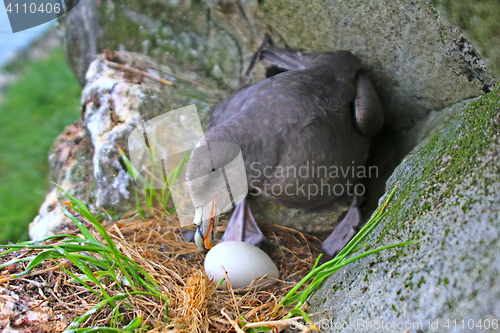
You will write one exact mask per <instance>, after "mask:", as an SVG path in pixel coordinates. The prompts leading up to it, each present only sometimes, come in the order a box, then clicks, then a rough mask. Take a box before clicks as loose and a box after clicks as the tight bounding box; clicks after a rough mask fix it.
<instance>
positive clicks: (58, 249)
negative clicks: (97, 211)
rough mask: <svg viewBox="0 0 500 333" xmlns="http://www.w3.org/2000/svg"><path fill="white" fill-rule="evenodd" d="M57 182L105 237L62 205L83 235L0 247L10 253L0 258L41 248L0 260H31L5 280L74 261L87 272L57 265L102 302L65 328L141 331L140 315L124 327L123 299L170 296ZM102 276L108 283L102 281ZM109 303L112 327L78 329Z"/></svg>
mask: <svg viewBox="0 0 500 333" xmlns="http://www.w3.org/2000/svg"><path fill="white" fill-rule="evenodd" d="M55 185H56V186H57V187H58V188H59V189H60V190H61V191H63V192H64V194H65V195H66V196H67V197H68V198H69V199H70V200H71V202H70V206H71V208H73V209H74V210H75V211H76V212H77V213H79V214H80V215H82V216H84V217H85V218H86V219H87V220H88V221H89V222H90V223H91V224H92V225H93V226H94V227H95V229H96V230H97V232H98V233H99V234H100V236H101V237H102V239H103V241H102V242H100V241H98V240H97V239H96V238H95V237H94V235H93V234H92V233H91V232H90V231H89V229H87V228H86V227H85V226H84V224H83V223H82V222H80V221H79V220H77V219H76V218H75V217H74V216H73V215H72V214H71V213H70V212H69V211H68V210H67V209H65V208H64V207H62V206H60V208H61V209H62V210H63V211H64V214H66V216H67V217H68V218H70V219H71V220H72V221H73V222H74V223H75V225H76V226H77V227H78V229H79V230H80V232H81V234H82V236H83V237H81V238H80V237H78V236H73V235H55V236H50V237H47V238H45V239H44V240H41V241H28V242H21V243H17V244H11V245H0V249H4V248H7V250H6V251H3V252H1V253H0V256H2V255H5V254H9V253H11V252H14V251H16V250H20V249H30V250H39V251H41V252H39V253H38V254H37V255H36V256H34V257H28V258H23V257H22V256H21V257H19V258H15V259H13V260H10V261H9V262H7V263H3V264H0V270H1V269H3V268H5V267H7V266H8V265H12V264H16V263H18V262H23V261H26V260H29V261H30V264H29V265H28V267H26V270H24V271H23V272H20V273H17V274H13V275H10V276H0V283H2V282H6V281H8V280H10V279H15V278H19V277H23V276H25V275H27V274H29V273H30V272H31V271H32V270H33V268H35V267H36V266H38V265H39V264H41V263H42V262H44V261H46V260H47V259H58V258H66V259H68V260H69V261H71V263H72V264H73V265H75V266H76V267H78V269H79V270H80V271H81V272H83V274H81V275H76V274H74V273H72V272H70V271H69V270H68V269H67V268H65V267H63V266H62V265H60V264H59V263H57V262H56V264H57V265H58V266H59V267H60V268H61V269H62V270H63V271H64V272H66V274H68V275H69V276H71V277H72V278H73V280H74V281H76V282H77V283H79V284H80V285H83V286H85V287H86V288H87V289H88V290H89V291H90V292H92V293H94V294H95V295H97V296H98V297H99V298H100V299H101V301H100V302H99V303H97V304H96V305H94V306H93V307H92V309H90V310H88V311H87V312H86V313H84V314H83V315H81V316H78V317H76V318H75V319H74V320H73V322H72V323H71V324H70V325H69V326H68V327H67V328H66V329H65V332H82V333H84V332H86V333H88V332H110V333H128V332H132V331H133V330H136V329H138V328H139V327H140V326H141V325H142V317H135V318H134V319H133V320H131V321H130V322H129V323H128V325H127V326H126V327H125V328H124V329H120V328H118V326H123V325H122V321H123V319H124V315H123V314H122V311H123V307H120V302H121V301H124V300H125V302H127V301H128V300H129V299H130V298H131V296H134V295H142V296H152V297H155V298H157V299H158V300H159V301H160V302H162V303H168V302H169V299H168V297H166V296H164V295H163V294H162V293H161V291H159V289H160V286H159V285H158V284H157V283H156V282H155V281H154V280H153V279H152V278H151V276H149V274H148V273H147V272H146V271H145V270H144V269H143V268H142V267H140V266H139V265H138V264H137V263H136V262H134V261H133V260H132V259H130V258H129V257H127V256H125V255H124V254H122V253H121V252H120V251H119V250H118V248H117V247H116V246H115V244H114V243H113V241H112V240H111V238H110V236H109V234H108V233H107V232H106V230H105V229H104V227H103V226H102V225H101V223H100V222H99V221H98V220H97V219H96V218H95V216H94V215H92V213H91V212H90V210H89V209H88V207H87V206H86V205H85V204H84V203H83V202H82V201H80V200H78V199H76V198H75V197H73V196H72V195H70V194H68V193H67V192H65V191H64V190H63V189H62V188H61V187H60V186H59V185H57V184H55ZM45 241H51V242H52V243H51V244H46V243H44V242H45ZM92 254H93V255H92ZM104 278H107V279H104ZM101 280H103V281H106V282H108V283H105V282H101ZM92 285H95V286H96V287H97V288H93V287H92ZM110 292H113V293H114V294H115V295H114V296H111V295H110ZM116 292H118V294H116ZM106 305H107V306H110V307H111V309H113V314H114V315H113V317H112V321H111V326H112V327H93V328H81V329H80V328H79V326H80V325H82V324H83V323H85V322H86V321H87V319H88V318H89V317H90V316H92V315H94V314H95V313H97V312H98V311H99V310H101V309H102V308H103V307H105V306H106ZM124 306H125V308H132V306H131V305H130V304H128V303H125V304H124ZM165 320H166V322H167V323H168V307H167V308H166V309H165Z"/></svg>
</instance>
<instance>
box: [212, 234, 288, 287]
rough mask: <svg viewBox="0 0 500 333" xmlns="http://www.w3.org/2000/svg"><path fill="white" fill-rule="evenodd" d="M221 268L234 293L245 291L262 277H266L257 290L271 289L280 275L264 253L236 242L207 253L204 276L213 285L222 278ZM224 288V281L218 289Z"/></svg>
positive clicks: (251, 246) (220, 244)
mask: <svg viewBox="0 0 500 333" xmlns="http://www.w3.org/2000/svg"><path fill="white" fill-rule="evenodd" d="M222 266H223V267H224V269H225V270H226V272H227V276H228V278H229V281H231V286H232V287H233V288H234V289H240V288H245V287H248V286H249V285H250V284H251V283H252V281H254V280H255V279H259V278H261V277H263V276H266V277H265V278H264V279H262V280H260V281H259V282H258V284H257V286H258V287H260V288H262V287H265V286H270V285H273V284H274V283H275V282H276V280H275V279H278V278H279V275H280V273H279V271H278V267H276V264H275V263H274V262H273V261H272V260H271V258H270V257H269V256H268V255H267V254H266V253H265V252H264V251H262V250H261V249H259V248H258V247H256V246H253V245H251V244H248V243H245V242H239V241H227V242H222V243H219V244H217V245H216V246H214V247H213V248H212V249H211V250H210V251H209V252H208V253H207V256H206V257H205V272H206V273H207V275H208V276H209V277H210V278H213V282H214V283H215V284H218V283H219V281H221V280H222V279H224V277H225V276H224V272H223V270H222V268H221V267H222ZM268 277H269V278H268ZM225 287H226V281H224V283H222V284H221V286H220V287H219V288H225Z"/></svg>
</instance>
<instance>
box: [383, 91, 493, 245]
mask: <svg viewBox="0 0 500 333" xmlns="http://www.w3.org/2000/svg"><path fill="white" fill-rule="evenodd" d="M499 93H500V87H498V86H497V87H496V88H495V89H494V90H493V91H492V92H491V93H488V94H486V95H483V96H482V97H480V98H478V99H477V100H475V101H473V102H471V103H470V104H469V105H468V106H467V107H466V108H465V109H464V110H463V111H462V112H460V113H459V114H458V115H456V116H455V117H454V118H453V119H452V120H451V122H452V123H455V126H448V127H447V128H445V129H444V130H443V131H442V132H439V133H437V134H435V135H434V137H433V138H432V139H431V140H430V141H429V142H428V143H426V144H425V145H422V146H420V147H417V148H416V150H414V152H413V153H412V154H410V155H411V157H410V160H408V161H407V162H406V164H407V165H406V166H405V167H404V169H401V170H396V172H395V177H393V178H394V179H398V180H401V181H402V182H403V185H402V186H401V188H400V189H398V190H397V192H396V195H395V197H394V199H393V201H392V202H391V204H390V205H391V208H390V210H389V212H388V215H387V217H386V221H388V222H387V224H386V225H385V226H384V228H383V230H382V231H381V232H380V233H379V235H378V237H377V242H380V241H382V239H384V238H385V237H386V236H387V235H388V233H390V232H391V230H394V229H395V228H396V225H399V224H400V223H401V221H404V220H414V219H417V218H418V217H421V216H422V215H424V214H425V213H426V212H428V211H430V210H434V209H435V208H436V207H437V205H439V200H437V198H435V196H436V195H437V193H439V191H440V190H441V189H442V188H443V186H446V190H444V192H443V193H442V194H441V195H442V196H448V195H450V194H452V193H453V194H454V193H455V186H456V185H457V184H461V182H462V180H463V178H464V176H466V175H468V174H470V173H471V172H472V170H476V169H477V168H478V167H479V166H480V163H481V161H482V158H483V156H484V152H485V151H486V150H487V148H488V147H489V145H490V144H491V143H492V141H493V140H495V137H496V135H498V124H497V122H499V121H498V120H497V119H498V114H499V113H500V95H499ZM403 164H405V163H403ZM476 172H477V171H476ZM465 199H466V200H467V201H466V202H464V203H463V204H462V206H461V208H462V210H463V212H464V213H465V212H467V210H468V209H469V207H470V205H471V203H473V201H474V199H472V198H465ZM410 235H411V236H410V239H411V240H419V239H421V238H422V237H424V236H425V235H424V234H422V233H421V232H420V231H412V232H411V234H410ZM414 248H416V247H414Z"/></svg>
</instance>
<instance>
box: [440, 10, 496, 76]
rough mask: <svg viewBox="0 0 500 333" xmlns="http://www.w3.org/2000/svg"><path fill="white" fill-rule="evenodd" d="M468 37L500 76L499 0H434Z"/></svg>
mask: <svg viewBox="0 0 500 333" xmlns="http://www.w3.org/2000/svg"><path fill="white" fill-rule="evenodd" d="M432 2H433V3H434V4H435V5H437V6H438V7H439V9H441V10H442V11H444V12H445V13H446V16H447V17H448V18H449V19H450V20H451V21H452V22H453V23H454V24H456V25H458V27H459V28H460V29H461V30H462V31H463V32H464V33H465V34H466V35H467V37H468V38H469V39H470V40H471V41H472V43H473V44H474V46H475V47H476V48H477V49H478V50H479V53H481V55H482V56H483V57H484V58H486V59H487V60H489V65H490V67H491V69H492V70H493V71H495V72H496V73H497V74H499V75H500V49H499V48H498V47H492V45H497V46H498V45H499V44H500V34H499V31H500V20H499V19H498V18H499V17H500V3H499V2H498V0H472V1H471V0H433V1H432Z"/></svg>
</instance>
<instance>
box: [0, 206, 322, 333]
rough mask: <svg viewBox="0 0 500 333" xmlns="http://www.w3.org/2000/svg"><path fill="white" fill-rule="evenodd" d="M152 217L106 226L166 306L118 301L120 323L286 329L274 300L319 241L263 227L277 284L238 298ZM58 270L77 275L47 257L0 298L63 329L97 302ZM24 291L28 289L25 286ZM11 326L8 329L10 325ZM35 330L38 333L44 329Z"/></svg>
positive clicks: (96, 322) (105, 313)
mask: <svg viewBox="0 0 500 333" xmlns="http://www.w3.org/2000/svg"><path fill="white" fill-rule="evenodd" d="M151 215H152V216H151V217H150V218H149V219H146V220H144V219H142V218H141V217H140V216H139V215H138V214H132V213H131V214H129V215H128V216H125V218H124V219H122V220H121V221H119V222H117V223H116V224H114V225H112V226H110V227H108V228H107V231H108V233H109V235H110V237H111V239H112V240H113V242H114V243H115V244H116V247H117V248H118V249H119V250H120V251H121V252H122V253H123V254H125V255H126V256H127V257H129V258H130V259H132V260H134V261H135V262H136V263H137V264H139V265H140V266H141V267H142V268H144V270H145V271H146V272H147V273H148V274H149V275H150V276H151V277H152V278H153V280H155V281H156V282H157V283H158V285H159V286H160V288H161V292H162V294H163V295H165V296H167V297H168V299H169V301H168V302H165V303H166V304H165V303H163V302H161V301H160V300H159V299H157V298H155V297H148V296H145V295H137V296H135V295H134V296H130V297H129V298H128V299H127V301H126V303H127V304H128V305H127V306H126V305H125V301H122V303H121V305H120V307H121V309H120V313H121V316H123V318H121V322H125V323H126V322H130V321H132V320H133V319H134V318H137V317H142V318H143V325H142V327H148V328H149V329H150V330H149V331H150V332H243V330H241V328H240V327H241V324H242V323H258V322H268V323H269V325H268V326H269V327H272V328H273V330H274V331H275V332H279V331H281V330H282V329H284V328H285V327H286V326H287V325H289V324H290V321H283V318H284V317H285V315H286V314H287V313H288V311H287V309H286V308H281V307H280V306H279V302H280V300H281V299H282V298H283V297H284V296H285V295H286V293H287V292H288V291H289V290H290V289H291V288H292V287H293V286H294V285H295V284H296V283H297V282H298V281H300V280H301V279H302V278H303V277H304V276H305V275H306V274H307V273H309V272H310V270H311V268H312V267H313V265H314V262H315V260H316V258H317V257H318V255H319V253H320V251H319V250H318V249H317V246H318V245H319V244H320V241H319V240H318V239H316V238H314V237H312V236H310V235H306V234H303V233H300V232H298V231H296V230H292V229H289V228H285V227H281V226H276V225H267V226H266V225H264V227H263V228H262V229H263V232H264V233H265V234H266V235H267V237H268V240H269V241H270V244H271V246H270V253H269V254H270V256H271V258H272V259H273V261H274V262H275V263H276V265H277V266H278V269H279V271H280V276H281V278H280V280H279V281H278V282H277V283H276V284H275V285H274V286H272V287H270V288H268V289H265V290H257V289H255V288H253V289H252V288H250V289H249V290H248V291H247V292H246V293H245V294H243V293H240V294H238V293H234V291H233V290H232V289H231V287H230V284H229V286H228V288H227V289H226V290H219V289H216V288H215V284H214V283H213V282H212V281H210V280H209V279H208V277H207V276H206V274H205V272H204V269H203V262H204V253H203V252H202V251H200V250H199V249H198V248H197V247H196V245H194V244H193V243H187V242H185V241H184V240H183V239H182V236H181V234H180V227H179V225H178V222H177V221H176V219H175V218H172V217H171V216H168V215H165V214H164V213H161V212H160V211H153V212H152V214H151ZM221 220H223V219H221ZM225 226H226V223H224V221H221V223H220V226H219V227H218V230H217V231H218V232H222V231H223V230H224V229H225ZM88 227H89V229H90V230H92V232H93V234H94V236H95V237H96V238H97V239H99V240H102V237H101V236H100V235H99V234H98V233H97V232H94V231H93V228H91V226H90V225H89V226H88ZM33 252H36V251H33V250H19V251H16V252H13V253H10V254H9V255H7V256H2V257H0V262H5V260H8V259H9V257H10V258H12V257H13V256H15V257H19V256H30V255H33V254H34V253H33ZM26 266H27V263H17V264H15V265H11V266H9V267H6V268H5V269H4V270H3V271H0V274H1V275H3V276H6V275H8V274H12V273H15V272H21V271H23V270H24V269H25V268H26ZM61 266H62V267H64V268H66V269H67V270H69V271H70V272H73V273H74V274H81V273H82V272H81V271H80V270H79V269H78V268H76V267H75V266H73V265H72V264H71V262H70V261H68V260H67V259H64V258H61V259H53V260H50V261H46V262H44V263H43V264H42V265H40V266H38V267H37V268H36V269H35V270H34V271H32V272H31V273H30V274H29V276H26V277H24V278H21V279H11V280H7V281H3V282H1V283H0V287H1V289H0V296H1V295H2V290H3V291H4V295H5V294H6V293H5V291H6V290H11V291H15V292H16V293H17V294H23V297H25V298H26V299H29V301H30V302H34V303H32V305H33V304H35V305H33V306H37V307H40V306H41V305H42V304H43V306H45V307H48V308H49V309H50V311H48V310H44V312H45V313H49V312H50V315H52V319H51V320H52V321H53V322H59V326H57V325H55V324H52V325H51V326H50V330H49V331H54V329H56V327H61V328H57V331H61V330H62V329H64V327H65V326H64V323H69V322H70V321H71V320H73V319H74V318H75V317H76V316H80V315H82V314H84V313H85V312H86V311H88V310H89V309H91V308H92V307H93V306H94V305H95V304H97V303H98V302H100V301H101V300H100V299H99V297H97V295H96V294H94V293H92V292H90V291H89V290H88V289H87V288H85V287H83V286H82V285H80V284H78V283H76V282H75V281H74V279H73V278H72V277H71V276H70V275H69V274H68V273H67V272H65V271H64V270H63V269H62V268H61ZM103 283H104V284H105V285H106V291H107V293H108V294H109V295H110V296H113V295H114V294H118V293H119V292H120V291H119V289H118V288H116V282H114V281H112V280H110V281H105V280H104V282H103ZM215 283H217V281H216V282H215ZM28 285H29V286H31V287H29V288H28V287H26V286H28ZM303 287H307V284H306V285H304V286H303ZM96 289H97V287H96ZM97 291H98V292H99V290H98V289H97ZM7 294H8V293H7ZM118 303H119V304H120V302H118ZM1 315H2V314H1V313H0V325H1V323H2V320H3V321H4V324H5V322H6V321H7V322H8V321H9V320H10V319H14V320H15V319H16V318H10V319H9V318H7V319H6V318H3V319H2V317H1ZM113 315H114V314H113V309H111V308H110V307H109V306H104V307H102V308H101V309H100V310H99V311H98V312H96V313H95V314H93V315H92V316H90V317H89V318H88V319H87V320H86V322H85V323H83V324H82V325H81V327H98V326H109V324H110V322H111V320H112V318H113ZM4 317H5V316H4ZM61 318H64V319H61ZM280 320H281V322H280ZM61 321H62V322H63V323H61ZM12 325H15V323H14V322H13V321H12V320H11V326H12ZM39 328H40V329H41V331H45V330H44V329H43V327H39Z"/></svg>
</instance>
